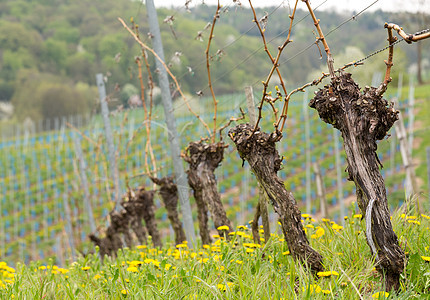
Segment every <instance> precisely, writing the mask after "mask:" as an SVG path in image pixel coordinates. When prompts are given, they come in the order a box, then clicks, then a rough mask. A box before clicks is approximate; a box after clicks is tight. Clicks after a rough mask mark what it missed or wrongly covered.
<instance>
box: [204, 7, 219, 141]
mask: <svg viewBox="0 0 430 300" xmlns="http://www.w3.org/2000/svg"><path fill="white" fill-rule="evenodd" d="M220 9H221V5H220V4H219V0H218V5H217V8H216V12H215V15H214V18H213V20H212V26H211V32H210V34H209V40H208V45H207V47H206V50H205V55H206V69H207V71H208V85H209V89H210V91H211V95H212V99H213V103H214V117H213V121H214V128H213V133H212V137H211V141H212V143H215V135H216V117H217V106H218V101H217V100H216V98H215V92H214V89H213V87H212V80H211V68H210V56H209V49H210V46H211V42H212V38H213V33H214V29H215V23H216V20H217V19H218V18H219V10H220Z"/></svg>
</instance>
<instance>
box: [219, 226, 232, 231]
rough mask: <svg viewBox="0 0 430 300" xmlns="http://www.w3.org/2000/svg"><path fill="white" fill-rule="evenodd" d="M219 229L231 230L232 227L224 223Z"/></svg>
mask: <svg viewBox="0 0 430 300" xmlns="http://www.w3.org/2000/svg"><path fill="white" fill-rule="evenodd" d="M217 230H230V228H229V227H228V226H227V225H222V226H219V227H218V228H217Z"/></svg>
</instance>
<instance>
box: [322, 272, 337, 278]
mask: <svg viewBox="0 0 430 300" xmlns="http://www.w3.org/2000/svg"><path fill="white" fill-rule="evenodd" d="M317 275H318V276H319V277H330V276H339V273H338V272H336V271H325V272H318V273H317Z"/></svg>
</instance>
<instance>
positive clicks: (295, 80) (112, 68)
mask: <svg viewBox="0 0 430 300" xmlns="http://www.w3.org/2000/svg"><path fill="white" fill-rule="evenodd" d="M214 11H215V8H214V7H210V6H207V5H201V6H199V7H197V8H194V9H192V10H191V12H187V11H186V10H185V8H184V7H182V8H180V9H176V10H170V9H166V8H162V9H159V11H158V16H159V22H160V27H161V31H162V39H163V43H164V48H165V57H166V62H167V63H169V64H170V66H171V68H172V71H173V72H174V73H175V75H176V76H177V78H178V79H179V81H180V83H181V87H182V89H183V90H184V91H185V92H187V93H189V94H192V95H195V93H196V92H197V91H203V92H205V91H206V92H207V77H206V66H205V57H204V50H205V47H206V42H205V41H206V39H207V35H208V34H209V33H208V32H207V31H205V30H204V27H205V26H206V24H207V23H208V22H210V21H211V19H212V17H213V13H214ZM265 12H267V13H268V14H269V22H268V23H267V31H266V37H267V38H268V40H269V41H270V43H269V46H270V47H273V48H275V47H277V45H278V44H280V43H281V42H282V41H283V39H284V38H285V37H284V36H285V34H286V33H285V32H286V30H287V28H288V22H289V20H288V14H289V8H288V7H287V6H278V7H271V8H265V9H259V10H257V14H258V15H259V16H260V17H261V16H263V15H264V14H265ZM305 15H306V13H305V11H303V10H298V12H297V14H296V18H297V20H301V19H302V18H303V17H304V16H305ZM351 15H352V13H349V15H348V14H338V13H334V12H327V11H319V17H320V18H321V20H322V26H323V29H324V30H325V32H330V30H332V29H334V28H336V26H338V25H339V24H341V23H342V22H343V21H344V20H345V19H347V18H349V17H351ZM168 16H173V22H172V23H169V22H164V20H166V17H168ZM117 17H121V18H123V19H125V20H129V19H130V18H133V19H134V20H135V22H136V23H137V24H138V25H139V28H140V32H141V35H142V37H144V38H145V42H146V43H148V44H149V45H150V41H149V38H148V32H149V29H148V24H147V18H146V11H145V6H144V5H143V4H142V3H141V2H138V1H113V0H91V1H89V0H78V1H66V0H44V1H24V0H15V1H6V2H1V3H0V19H1V21H0V45H1V49H0V100H1V101H7V102H11V103H12V104H13V105H14V106H15V115H16V118H17V119H18V120H22V119H24V118H26V117H27V116H28V117H31V118H33V119H39V118H52V117H57V116H63V115H68V114H75V113H84V112H89V111H90V110H91V108H92V107H93V106H94V103H95V100H96V99H97V89H96V88H95V74H96V73H103V74H105V76H106V78H107V79H108V84H107V87H108V90H109V91H108V92H111V93H114V94H115V93H116V94H115V97H117V98H118V99H120V100H121V99H122V102H123V103H126V101H125V100H124V93H122V94H121V91H120V90H119V91H118V89H117V90H116V91H115V90H114V89H115V87H119V88H120V89H121V88H122V87H124V86H126V85H127V86H128V87H130V85H131V86H134V87H138V86H139V83H138V78H137V67H136V64H135V57H136V56H138V55H140V54H141V51H140V49H139V47H138V46H137V45H136V43H135V42H134V41H133V39H132V37H130V36H129V35H128V33H127V32H125V31H124V29H123V27H122V26H121V25H120V24H119V22H118V21H117ZM387 20H396V22H397V23H400V24H404V25H405V26H407V28H408V29H410V30H419V29H422V28H421V26H420V20H421V17H419V16H416V15H412V14H406V13H397V14H393V13H386V12H381V11H376V12H366V14H363V15H360V16H359V17H358V18H357V20H355V21H354V22H348V23H347V24H345V26H343V27H342V28H341V30H335V31H333V33H332V34H330V35H328V39H329V40H330V44H331V45H332V52H333V54H334V57H335V59H336V56H337V55H339V56H341V57H349V56H348V53H346V51H347V50H348V49H350V50H351V51H352V53H359V54H362V53H363V54H368V53H370V52H373V51H374V50H376V49H379V48H381V47H383V46H385V45H386V36H385V35H386V32H385V31H384V30H383V25H384V22H385V21H387ZM253 25H254V24H253V23H252V13H251V11H250V10H249V9H245V8H238V7H234V6H233V5H232V6H230V7H227V8H225V9H224V10H223V11H222V13H221V16H220V19H219V24H218V25H217V28H216V33H215V37H214V39H213V42H212V49H213V52H214V53H211V54H212V55H213V61H212V65H211V72H212V78H213V84H214V88H215V91H216V92H217V93H218V94H225V93H232V92H236V91H242V90H243V87H244V86H246V85H252V84H255V83H259V82H260V81H261V80H262V79H263V78H264V77H265V76H266V75H267V74H266V73H267V70H268V69H269V64H268V60H267V57H266V54H265V53H264V51H263V46H262V44H261V41H260V38H259V36H258V31H257V30H256V28H255V27H254V28H252V27H253ZM310 25H312V24H311V20H310V19H309V18H305V19H303V21H300V22H296V25H295V27H294V28H293V36H292V39H293V41H294V42H293V43H292V44H291V45H290V46H289V48H288V50H287V51H285V53H284V54H283V56H282V58H281V60H280V62H281V68H282V69H284V71H283V73H284V74H286V76H285V80H286V81H287V85H288V86H291V87H292V86H296V85H298V84H301V83H304V82H306V81H308V80H309V79H310V78H309V77H311V76H313V75H314V74H316V73H315V72H316V71H317V70H321V68H322V66H323V65H324V61H323V60H321V59H320V54H319V49H318V48H317V47H316V46H315V45H314V46H312V47H309V49H308V50H307V51H305V52H304V53H302V54H301V56H299V57H297V58H296V57H295V55H296V53H299V52H300V51H302V50H303V49H305V48H307V47H308V46H309V45H310V44H312V43H313V42H315V36H314V34H313V33H312V26H310ZM199 31H203V33H202V40H203V41H201V40H200V39H199V38H196V37H197V36H198V32H199ZM351 33H353V34H351ZM426 42H427V43H428V41H426ZM348 47H349V48H348ZM423 47H424V48H425V45H423ZM398 48H399V50H398V51H399V52H403V54H401V57H402V58H403V59H404V60H402V62H401V63H400V65H402V66H408V65H410V64H411V63H413V62H414V61H415V59H416V55H415V52H416V49H415V47H398ZM217 50H219V51H218V52H217ZM429 55H430V54H429V53H428V52H425V53H423V56H424V59H427V60H428V59H429ZM398 57H399V56H398ZM149 58H150V62H151V66H152V68H153V70H152V71H154V72H155V71H156V70H155V67H154V65H155V64H154V63H153V62H154V59H153V58H152V57H149ZM359 58H361V57H357V58H356V59H359ZM342 62H343V61H342ZM369 64H373V65H374V67H372V68H369V70H372V72H375V71H377V70H383V68H384V65H383V59H381V58H380V57H378V58H377V59H376V60H369ZM366 69H367V68H366ZM396 70H399V71H404V70H401V69H400V68H396ZM371 76H372V74H364V75H361V77H362V78H364V79H369V77H370V78H371ZM394 77H395V74H394ZM366 83H367V84H369V83H370V82H366ZM205 89H206V90H205ZM56 97H57V99H58V100H57V101H58V102H59V103H57V104H56V105H50V104H49V103H51V104H52V103H54V102H56V101H54V100H53V99H54V98H56ZM70 101H73V102H74V103H75V104H73V105H71V104H70V103H69V102H70ZM76 103H79V109H77V106H78V105H76ZM81 104H82V105H81Z"/></svg>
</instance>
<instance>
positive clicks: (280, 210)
mask: <svg viewBox="0 0 430 300" xmlns="http://www.w3.org/2000/svg"><path fill="white" fill-rule="evenodd" d="M253 129H254V126H251V125H250V124H248V123H246V124H239V125H237V126H236V127H234V128H231V129H230V130H229V133H228V135H229V137H230V138H231V139H232V140H233V142H234V143H235V144H236V147H237V151H238V152H239V155H240V157H241V158H242V159H243V160H244V161H245V160H246V161H248V163H249V165H250V167H251V169H252V171H253V172H254V174H255V176H256V178H257V181H258V182H259V183H260V184H261V187H262V188H263V189H264V191H265V192H266V195H267V197H268V199H269V201H270V202H271V204H272V206H273V208H274V210H275V212H276V213H277V214H278V215H279V219H280V221H281V225H282V231H283V233H284V236H285V240H286V242H287V244H288V248H289V250H290V252H291V255H292V256H293V257H294V258H295V259H297V260H299V261H301V262H302V263H304V264H307V265H308V266H309V267H310V268H311V270H312V271H313V272H320V271H322V270H323V264H322V256H321V255H320V254H319V253H318V252H317V251H315V250H314V249H312V248H311V246H310V245H309V241H308V239H307V237H306V234H305V231H304V229H303V225H302V222H301V214H300V210H299V209H298V207H297V204H296V200H295V199H294V196H293V194H292V193H291V192H289V191H287V190H286V189H285V186H284V183H283V182H282V180H281V179H280V178H279V177H278V175H277V172H278V171H279V170H280V168H281V163H282V159H281V158H280V157H279V153H278V151H277V150H276V142H278V141H280V139H281V138H282V134H281V133H280V132H274V133H271V134H269V133H266V132H261V131H260V130H259V129H257V130H256V131H255V132H254V133H253Z"/></svg>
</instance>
